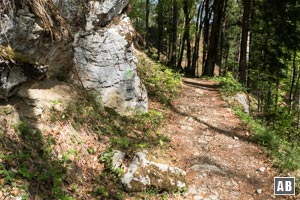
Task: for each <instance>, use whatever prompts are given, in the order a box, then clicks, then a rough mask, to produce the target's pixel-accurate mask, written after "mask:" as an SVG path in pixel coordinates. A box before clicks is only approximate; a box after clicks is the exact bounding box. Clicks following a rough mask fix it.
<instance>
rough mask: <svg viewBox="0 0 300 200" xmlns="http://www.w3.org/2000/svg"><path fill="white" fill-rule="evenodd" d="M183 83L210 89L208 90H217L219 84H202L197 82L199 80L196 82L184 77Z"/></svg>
mask: <svg viewBox="0 0 300 200" xmlns="http://www.w3.org/2000/svg"><path fill="white" fill-rule="evenodd" d="M183 83H184V84H185V85H187V86H191V87H195V88H201V89H204V90H210V91H218V90H219V88H220V85H219V84H214V85H210V84H203V83H199V82H197V83H196V82H192V81H188V80H186V79H184V80H183Z"/></svg>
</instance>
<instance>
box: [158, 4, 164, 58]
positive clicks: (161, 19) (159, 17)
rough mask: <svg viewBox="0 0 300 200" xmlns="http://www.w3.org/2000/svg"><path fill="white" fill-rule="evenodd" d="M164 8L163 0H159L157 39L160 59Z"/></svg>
mask: <svg viewBox="0 0 300 200" xmlns="http://www.w3.org/2000/svg"><path fill="white" fill-rule="evenodd" d="M163 29H164V26H163V8H162V0H159V1H158V38H157V39H158V41H157V57H158V58H157V59H158V60H160V53H161V50H162V48H161V47H162V38H163V31H164V30H163Z"/></svg>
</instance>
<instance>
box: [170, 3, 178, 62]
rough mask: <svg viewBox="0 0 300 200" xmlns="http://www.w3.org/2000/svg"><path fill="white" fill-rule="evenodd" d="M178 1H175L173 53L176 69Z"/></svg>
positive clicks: (172, 57)
mask: <svg viewBox="0 0 300 200" xmlns="http://www.w3.org/2000/svg"><path fill="white" fill-rule="evenodd" d="M177 3H178V2H177V0H173V19H172V21H173V22H172V52H171V61H170V63H171V65H172V66H173V67H176V59H177V58H176V55H177V21H178V6H177Z"/></svg>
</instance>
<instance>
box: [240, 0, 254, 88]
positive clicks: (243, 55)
mask: <svg viewBox="0 0 300 200" xmlns="http://www.w3.org/2000/svg"><path fill="white" fill-rule="evenodd" d="M243 2H244V13H243V23H242V39H241V48H240V49H241V52H240V62H239V81H240V83H241V84H242V85H243V86H247V46H248V35H249V19H250V6H251V2H250V0H243Z"/></svg>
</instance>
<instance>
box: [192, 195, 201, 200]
mask: <svg viewBox="0 0 300 200" xmlns="http://www.w3.org/2000/svg"><path fill="white" fill-rule="evenodd" d="M201 199H203V196H200V195H196V196H194V200H201Z"/></svg>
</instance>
